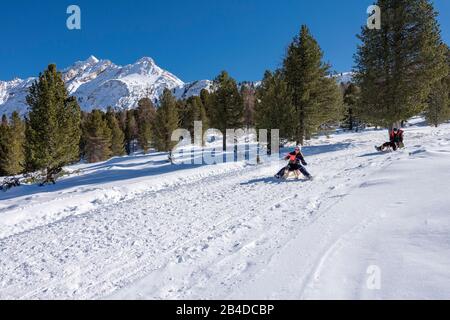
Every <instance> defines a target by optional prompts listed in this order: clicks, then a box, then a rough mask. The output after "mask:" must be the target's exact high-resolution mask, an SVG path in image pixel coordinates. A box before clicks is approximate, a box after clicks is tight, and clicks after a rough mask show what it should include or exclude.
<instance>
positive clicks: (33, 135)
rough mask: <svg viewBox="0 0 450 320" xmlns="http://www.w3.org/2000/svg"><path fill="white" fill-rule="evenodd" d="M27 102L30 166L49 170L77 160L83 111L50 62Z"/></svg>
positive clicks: (28, 160) (30, 167)
mask: <svg viewBox="0 0 450 320" xmlns="http://www.w3.org/2000/svg"><path fill="white" fill-rule="evenodd" d="M27 103H28V105H29V114H28V119H27V126H26V144H25V150H26V152H25V154H26V163H27V169H28V170H40V169H46V170H47V172H48V173H49V172H53V171H54V170H58V169H59V168H62V166H64V165H66V164H69V163H71V162H74V161H77V160H78V159H79V158H78V157H79V153H80V152H79V144H80V136H81V129H80V121H81V120H80V118H81V111H80V107H79V105H78V103H77V101H76V99H75V98H73V97H69V95H68V92H67V90H66V88H65V86H64V81H63V79H62V76H61V73H59V72H58V71H57V70H56V66H55V65H49V67H48V69H47V70H45V71H44V73H42V74H40V76H39V79H38V80H37V81H36V82H35V83H33V85H32V86H31V88H30V93H29V95H28V96H27Z"/></svg>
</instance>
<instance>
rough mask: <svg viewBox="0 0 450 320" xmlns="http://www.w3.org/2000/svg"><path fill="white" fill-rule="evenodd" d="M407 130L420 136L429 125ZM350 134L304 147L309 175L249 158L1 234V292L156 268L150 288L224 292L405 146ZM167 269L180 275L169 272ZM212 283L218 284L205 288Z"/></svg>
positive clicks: (103, 291) (63, 286) (35, 293)
mask: <svg viewBox="0 0 450 320" xmlns="http://www.w3.org/2000/svg"><path fill="white" fill-rule="evenodd" d="M409 138H410V139H412V140H413V141H415V142H412V145H414V144H419V140H421V139H422V138H423V135H422V134H420V133H417V134H416V135H414V136H413V137H409ZM362 139H364V138H362ZM344 142H345V141H344ZM351 142H352V143H353V144H352V145H351V146H350V147H348V148H344V149H342V150H337V151H332V152H326V153H322V154H318V155H315V156H311V157H308V159H307V160H308V162H310V163H311V164H312V165H311V167H312V168H309V169H310V170H311V172H312V173H313V175H314V176H315V180H314V181H313V182H302V181H288V182H283V183H278V182H277V181H274V180H272V179H270V178H267V179H265V178H261V177H270V176H271V175H273V173H274V167H273V166H268V165H263V166H253V167H252V166H247V167H245V168H243V169H240V170H239V171H237V172H236V171H233V172H228V173H223V174H219V175H216V176H211V177H207V178H204V179H202V180H200V181H196V182H193V183H185V184H183V185H178V186H176V187H169V188H167V189H163V190H160V191H156V192H148V193H144V194H142V195H139V196H136V197H135V198H134V199H132V200H126V201H123V202H119V203H115V204H113V205H110V206H104V207H101V208H99V209H96V210H93V211H90V212H88V213H85V214H82V215H78V216H71V217H67V218H64V219H63V220H60V221H57V222H54V223H51V224H48V225H44V226H41V227H38V228H35V229H31V230H26V231H24V232H23V233H20V234H16V235H12V236H10V237H8V238H4V239H1V240H0V254H1V261H0V270H1V274H0V287H1V289H0V299H100V298H105V297H111V295H112V297H114V294H115V293H116V292H118V291H119V292H120V289H126V288H127V286H130V285H133V283H135V282H136V281H137V282H139V281H141V280H142V279H145V278H146V277H148V276H152V274H155V275H160V278H158V277H157V276H155V278H158V279H156V280H155V281H156V282H155V283H154V284H153V286H154V289H148V290H150V291H149V292H146V297H147V298H166V299H167V298H169V299H177V298H221V297H226V296H227V295H229V294H230V293H232V292H233V289H234V288H236V286H237V285H239V283H242V282H243V281H248V280H249V278H250V277H252V274H253V275H256V274H258V273H259V272H262V271H263V270H264V266H265V265H266V264H267V263H269V262H270V260H271V258H272V257H273V256H274V255H275V254H276V253H277V252H279V250H280V249H281V248H282V247H283V246H284V245H285V244H286V243H288V242H289V240H291V239H292V238H293V237H295V235H296V234H297V233H298V232H301V230H302V229H304V228H308V225H310V224H313V223H315V222H316V221H317V218H318V217H319V216H320V215H326V214H330V210H328V209H329V208H331V207H332V206H333V205H334V204H335V203H337V202H339V201H340V200H341V199H343V197H345V196H346V195H347V194H348V193H349V192H350V190H351V189H352V188H359V187H361V181H364V179H365V177H366V176H368V175H370V174H372V173H374V172H376V171H377V170H380V169H381V168H383V167H384V166H387V165H389V163H390V162H391V161H392V160H393V159H397V158H401V157H405V156H406V154H405V153H404V152H399V153H395V154H394V153H393V154H386V155H372V156H370V155H369V157H358V156H360V155H364V154H367V153H369V154H370V152H372V150H373V149H372V148H373V147H372V146H371V145H370V143H371V142H370V140H369V141H368V142H366V141H363V140H360V141H351ZM323 164H325V166H326V171H324V172H325V173H323V174H321V173H320V172H319V170H320V168H321V165H322V166H323ZM364 223H367V222H364ZM358 228H361V225H358V226H355V229H354V230H352V231H351V232H356V231H357V230H358ZM355 230H356V231H355ZM345 236H346V235H342V237H343V238H340V239H337V240H336V239H334V240H333V241H331V239H329V238H328V237H327V235H326V234H325V235H324V237H323V242H324V243H328V246H327V247H326V250H325V251H324V252H321V253H318V256H316V257H314V260H315V261H316V262H315V263H311V270H310V274H309V275H307V276H306V277H305V279H307V281H306V282H305V283H304V285H303V287H304V288H307V287H308V286H309V287H310V286H313V284H314V281H315V280H316V279H317V278H318V277H320V272H321V268H322V267H323V265H324V264H326V263H327V260H328V259H329V257H330V256H332V255H333V252H334V251H335V250H338V249H339V247H340V246H342V245H344V243H345ZM171 270H181V271H182V273H181V274H182V276H181V277H177V278H174V277H171ZM159 284H160V285H159ZM207 286H214V287H220V288H221V292H219V293H215V294H214V295H213V296H204V295H202V290H203V289H204V288H205V287H207ZM206 294H207V295H208V292H206ZM125 296H126V295H125ZM130 297H132V298H136V297H135V296H130Z"/></svg>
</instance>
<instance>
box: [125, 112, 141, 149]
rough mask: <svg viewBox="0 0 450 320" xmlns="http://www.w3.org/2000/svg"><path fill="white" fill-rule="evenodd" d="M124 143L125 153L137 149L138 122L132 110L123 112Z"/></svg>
mask: <svg viewBox="0 0 450 320" xmlns="http://www.w3.org/2000/svg"><path fill="white" fill-rule="evenodd" d="M125 115H126V120H125V144H126V150H127V154H131V153H133V152H136V151H137V140H138V137H139V130H138V124H137V121H136V115H135V111H134V110H127V111H126V112H125Z"/></svg>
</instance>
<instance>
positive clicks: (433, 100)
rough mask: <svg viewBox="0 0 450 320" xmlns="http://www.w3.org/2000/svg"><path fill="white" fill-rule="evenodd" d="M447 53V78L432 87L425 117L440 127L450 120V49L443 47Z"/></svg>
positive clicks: (430, 122)
mask: <svg viewBox="0 0 450 320" xmlns="http://www.w3.org/2000/svg"><path fill="white" fill-rule="evenodd" d="M443 47H444V50H445V51H446V52H447V54H446V56H447V72H448V74H447V76H446V77H445V78H443V79H442V80H441V81H437V82H436V83H435V84H433V86H432V87H431V93H430V96H429V97H428V101H427V108H426V110H425V117H426V119H427V121H428V123H429V124H432V125H434V126H436V127H437V126H438V125H439V124H441V123H444V122H445V121H447V120H450V49H449V48H448V47H447V46H446V45H443Z"/></svg>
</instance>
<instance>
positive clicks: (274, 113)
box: [255, 71, 294, 150]
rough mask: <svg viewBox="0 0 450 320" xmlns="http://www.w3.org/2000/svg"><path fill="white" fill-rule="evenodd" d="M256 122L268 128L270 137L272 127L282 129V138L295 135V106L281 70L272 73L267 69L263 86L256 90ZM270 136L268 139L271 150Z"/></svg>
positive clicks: (261, 126)
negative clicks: (293, 115)
mask: <svg viewBox="0 0 450 320" xmlns="http://www.w3.org/2000/svg"><path fill="white" fill-rule="evenodd" d="M256 98H257V99H256V105H255V122H256V128H257V129H258V130H260V129H266V130H268V134H269V137H270V134H271V131H272V129H278V130H280V131H279V133H280V138H281V139H288V140H290V139H291V138H292V137H293V127H294V121H293V120H294V119H293V117H292V114H294V107H293V105H292V101H291V95H290V92H289V90H288V86H287V83H286V81H284V79H283V78H282V74H281V73H280V72H276V73H275V74H272V73H271V72H270V71H266V73H265V74H264V79H263V80H262V83H261V86H260V87H259V88H258V90H257V91H256ZM270 142H271V140H270V138H269V139H268V143H269V146H268V148H269V150H270V149H271V146H270Z"/></svg>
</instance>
